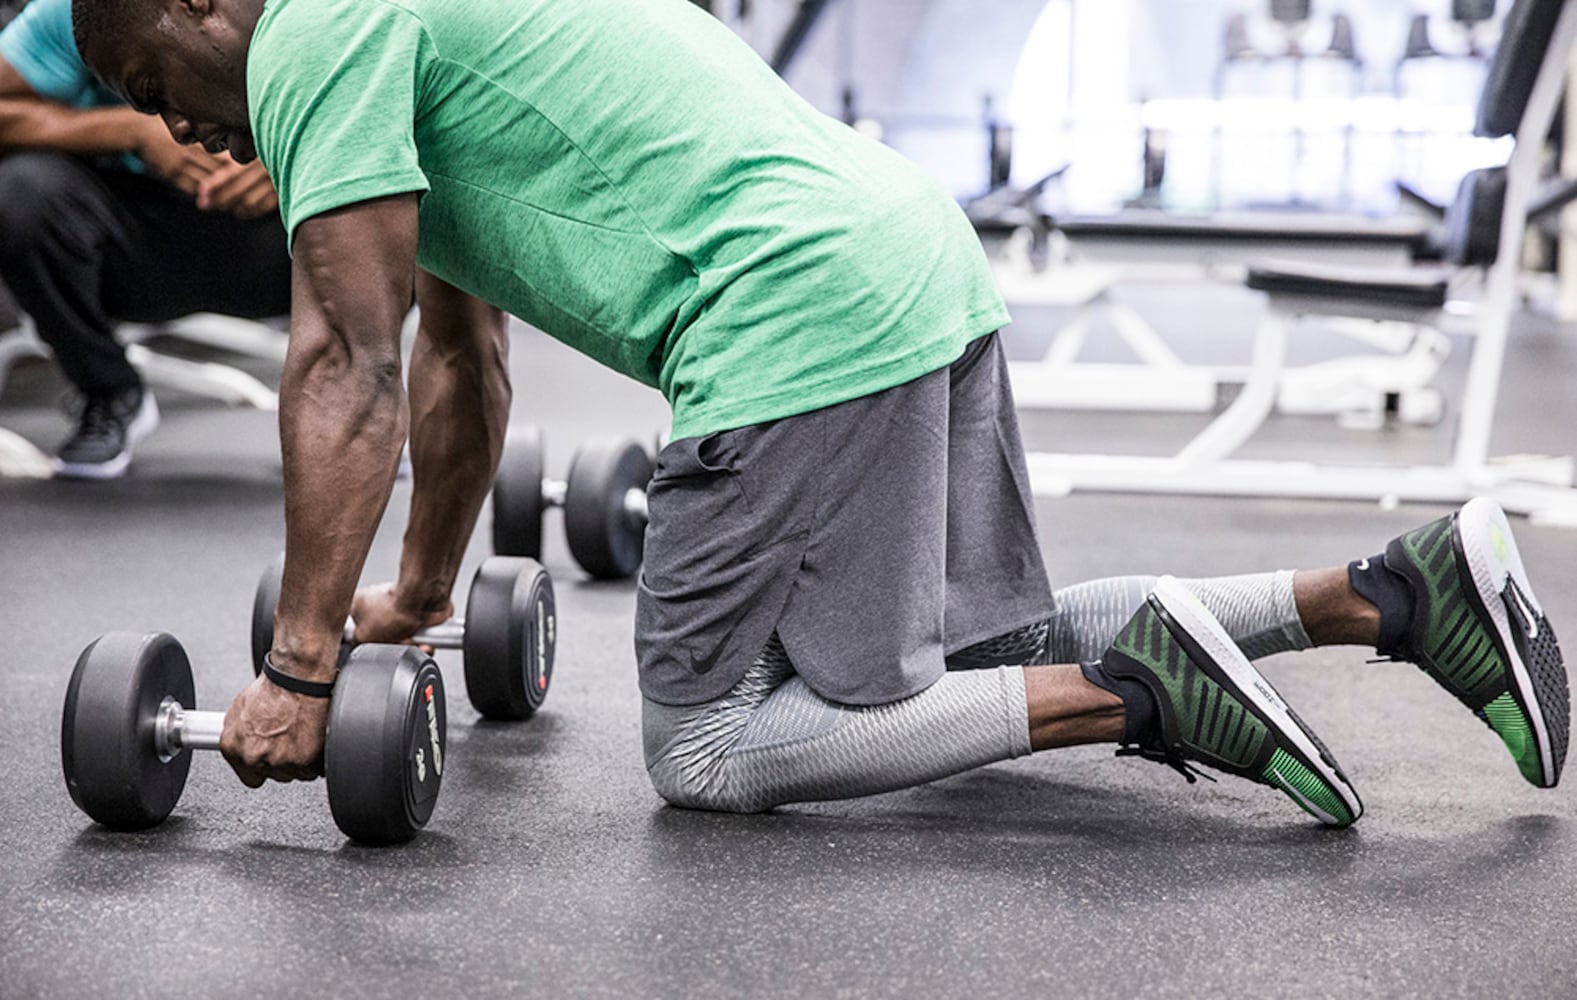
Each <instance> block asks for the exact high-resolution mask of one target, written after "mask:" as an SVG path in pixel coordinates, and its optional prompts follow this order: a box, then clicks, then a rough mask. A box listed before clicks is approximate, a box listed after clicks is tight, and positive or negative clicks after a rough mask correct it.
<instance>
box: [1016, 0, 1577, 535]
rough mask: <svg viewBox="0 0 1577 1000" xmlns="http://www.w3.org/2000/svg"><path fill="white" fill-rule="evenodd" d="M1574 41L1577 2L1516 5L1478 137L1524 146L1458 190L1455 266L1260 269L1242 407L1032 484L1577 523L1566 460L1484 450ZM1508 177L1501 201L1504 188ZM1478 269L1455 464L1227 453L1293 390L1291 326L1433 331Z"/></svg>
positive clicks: (1033, 463) (1069, 463)
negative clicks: (1155, 444)
mask: <svg viewBox="0 0 1577 1000" xmlns="http://www.w3.org/2000/svg"><path fill="white" fill-rule="evenodd" d="M1574 42H1577V0H1559V2H1546V0H1516V2H1515V4H1514V5H1513V7H1512V8H1511V10H1510V11H1509V12H1508V14H1507V15H1506V19H1505V22H1504V26H1503V33H1502V41H1501V45H1500V49H1499V50H1498V51H1497V52H1496V54H1495V56H1494V59H1493V61H1492V63H1491V65H1490V69H1489V74H1488V78H1487V83H1486V86H1485V89H1484V93H1483V95H1482V98H1481V100H1480V105H1479V111H1478V121H1477V125H1476V127H1475V132H1476V133H1477V134H1478V135H1481V136H1488V137H1498V136H1504V135H1515V144H1514V146H1513V148H1512V152H1511V157H1510V160H1509V161H1508V163H1507V165H1506V166H1505V167H1504V168H1503V169H1501V170H1500V171H1499V173H1498V174H1497V173H1496V172H1495V171H1490V172H1480V173H1476V174H1474V175H1470V176H1469V177H1468V178H1467V179H1466V180H1465V181H1464V182H1463V188H1464V194H1463V195H1462V196H1459V198H1458V199H1457V201H1458V202H1460V203H1461V206H1460V209H1459V217H1458V219H1457V220H1453V221H1454V222H1455V224H1456V225H1457V226H1461V227H1465V228H1462V229H1461V230H1460V231H1459V232H1458V239H1459V240H1460V241H1461V243H1460V246H1459V248H1458V252H1459V258H1458V259H1459V260H1460V261H1462V266H1461V267H1460V268H1459V269H1449V268H1448V269H1438V268H1429V269H1424V270H1421V271H1420V270H1411V269H1410V270H1406V271H1404V272H1400V273H1396V274H1385V275H1375V274H1374V273H1372V272H1368V271H1359V272H1342V271H1333V270H1329V269H1326V268H1321V267H1312V266H1308V265H1301V266H1277V265H1267V266H1261V267H1257V268H1254V269H1253V270H1252V272H1251V274H1250V276H1249V278H1248V283H1249V286H1250V287H1253V288H1257V289H1259V290H1261V291H1264V292H1265V293H1266V295H1267V298H1268V307H1267V314H1266V317H1265V322H1264V325H1263V327H1262V329H1261V331H1260V335H1259V337H1258V338H1257V346H1256V350H1255V357H1254V360H1253V362H1252V363H1251V366H1250V372H1249V375H1248V377H1247V379H1246V380H1245V382H1244V388H1243V391H1242V392H1241V394H1240V395H1239V396H1238V398H1237V399H1236V400H1235V401H1234V403H1233V404H1232V405H1231V406H1229V407H1228V408H1227V409H1226V410H1225V411H1223V412H1222V413H1221V414H1220V415H1219V416H1218V417H1217V418H1216V419H1215V420H1213V421H1212V422H1211V423H1210V424H1209V425H1208V426H1207V427H1206V428H1205V429H1204V430H1202V431H1201V432H1200V433H1199V434H1198V435H1197V436H1196V437H1195V438H1194V439H1193V440H1192V441H1190V442H1189V443H1188V444H1186V445H1185V446H1184V447H1183V448H1182V449H1181V450H1179V451H1178V452H1177V453H1175V454H1173V455H1170V456H1128V455H1096V454H1086V455H1078V454H1051V453H1034V454H1031V455H1030V456H1029V466H1030V474H1031V478H1032V481H1033V483H1034V486H1035V489H1036V492H1037V493H1038V494H1040V495H1043V496H1061V495H1064V494H1066V493H1068V492H1069V491H1071V490H1075V489H1093V490H1113V491H1123V492H1138V493H1187V494H1205V495H1242V496H1273V497H1307V498H1332V499H1335V498H1343V499H1369V500H1378V501H1380V502H1382V503H1387V502H1397V501H1404V500H1411V501H1425V502H1451V503H1455V502H1462V501H1464V500H1467V499H1469V498H1470V497H1473V496H1478V495H1486V496H1490V497H1493V498H1494V499H1496V500H1497V501H1499V502H1500V503H1501V505H1502V506H1504V507H1505V508H1506V509H1508V510H1510V511H1513V512H1516V513H1521V514H1527V515H1530V516H1532V517H1534V518H1535V519H1537V520H1541V521H1544V522H1547V523H1553V524H1561V525H1564V526H1571V527H1577V490H1574V489H1573V488H1572V487H1573V466H1572V460H1571V458H1570V457H1559V458H1551V457H1535V458H1522V459H1518V460H1505V461H1494V460H1491V458H1490V456H1489V438H1490V431H1491V426H1492V423H1493V419H1494V409H1495V403H1496V399H1497V396H1498V389H1499V382H1500V377H1501V371H1502V367H1503V364H1504V360H1505V352H1506V344H1507V339H1508V333H1509V327H1510V320H1511V314H1512V310H1513V309H1514V308H1515V306H1516V304H1517V301H1518V280H1519V276H1520V268H1521V262H1520V256H1521V253H1520V251H1521V247H1522V242H1523V237H1524V234H1525V232H1526V229H1527V225H1528V211H1529V208H1530V207H1532V206H1534V205H1535V204H1536V202H1537V195H1536V192H1535V186H1536V181H1537V178H1538V174H1539V170H1540V159H1541V156H1542V151H1543V143H1544V140H1545V137H1546V136H1547V135H1548V134H1549V129H1550V124H1551V122H1552V120H1553V118H1554V114H1555V110H1556V105H1557V102H1558V101H1559V99H1560V96H1561V92H1562V90H1563V87H1564V81H1565V74H1566V68H1567V63H1568V61H1569V59H1570V54H1571V51H1572V47H1573V44H1574ZM1502 183H1503V184H1504V192H1503V193H1501V192H1500V190H1499V187H1500V185H1501V184H1502ZM1453 207H1454V208H1457V207H1458V206H1457V205H1456V204H1454V205H1453ZM1450 229H1451V227H1450V226H1448V231H1449V230H1450ZM1486 232H1490V233H1493V234H1494V237H1493V247H1492V252H1489V253H1487V254H1486V250H1485V246H1486V244H1487V243H1488V242H1489V241H1486V240H1485V239H1484V234H1485V233H1486ZM1448 242H1450V241H1449V240H1448ZM1486 257H1487V260H1486V259H1485V258H1486ZM1475 266H1483V267H1485V268H1486V269H1485V270H1484V273H1483V290H1482V294H1481V296H1480V298H1479V300H1478V302H1477V303H1476V309H1475V310H1474V312H1473V314H1472V316H1471V317H1470V318H1471V322H1470V323H1463V324H1462V326H1463V327H1464V328H1465V329H1467V330H1469V331H1470V332H1471V333H1472V335H1473V347H1472V356H1471V359H1470V363H1469V371H1468V381H1467V386H1466V389H1465V391H1464V393H1463V396H1462V398H1461V401H1460V410H1459V415H1458V417H1457V420H1456V426H1455V428H1454V430H1455V437H1454V444H1453V450H1452V454H1451V457H1450V459H1449V460H1448V461H1445V462H1440V463H1436V464H1432V465H1413V466H1404V465H1389V466H1376V465H1358V464H1352V465H1344V464H1339V463H1330V462H1316V461H1290V460H1281V461H1250V460H1245V459H1239V458H1234V457H1233V455H1234V454H1235V452H1236V451H1237V450H1238V448H1239V447H1240V446H1241V445H1242V444H1243V443H1244V442H1245V441H1246V440H1247V439H1248V438H1249V437H1250V436H1252V434H1253V433H1254V431H1255V430H1256V429H1258V427H1259V426H1260V424H1261V423H1262V422H1263V420H1264V417H1265V416H1266V414H1268V413H1269V411H1270V409H1271V408H1272V407H1273V406H1274V405H1275V403H1276V400H1277V398H1278V395H1279V393H1280V392H1281V390H1282V388H1283V386H1284V384H1285V380H1286V374H1285V373H1286V370H1285V366H1284V363H1283V362H1284V357H1285V348H1286V340H1287V336H1288V331H1289V327H1290V326H1291V325H1292V324H1293V323H1294V322H1296V321H1297V320H1299V319H1301V318H1302V317H1305V316H1336V317H1340V318H1344V319H1361V320H1363V321H1367V322H1371V323H1372V322H1375V321H1380V322H1392V323H1400V324H1406V325H1408V326H1410V327H1413V328H1421V329H1425V330H1429V331H1433V332H1434V333H1436V334H1439V332H1440V330H1441V329H1442V328H1451V327H1452V326H1453V322H1454V320H1455V319H1456V313H1455V312H1454V311H1453V310H1452V309H1451V308H1449V300H1450V294H1449V293H1450V291H1451V290H1452V288H1453V287H1454V283H1455V282H1457V281H1458V280H1460V279H1461V278H1463V277H1467V278H1471V277H1472V274H1471V272H1472V270H1473V268H1474V267H1475ZM1422 344H1423V346H1422V347H1416V348H1410V352H1416V353H1409V355H1408V357H1409V359H1410V360H1409V364H1417V365H1426V364H1428V363H1430V362H1431V360H1432V352H1433V351H1435V350H1437V347H1435V346H1433V345H1432V344H1431V343H1430V338H1428V337H1424V338H1423V340H1422ZM1382 388H1385V387H1382ZM1405 392H1406V390H1404V389H1400V388H1397V387H1396V386H1392V387H1389V388H1385V395H1386V397H1387V399H1388V401H1389V400H1392V399H1393V398H1394V401H1395V402H1394V405H1395V406H1396V407H1397V408H1398V409H1399V408H1400V407H1401V406H1402V405H1403V403H1402V399H1403V397H1404V396H1405ZM1388 405H1392V404H1391V403H1390V402H1388ZM1422 405H1427V403H1426V404H1422Z"/></svg>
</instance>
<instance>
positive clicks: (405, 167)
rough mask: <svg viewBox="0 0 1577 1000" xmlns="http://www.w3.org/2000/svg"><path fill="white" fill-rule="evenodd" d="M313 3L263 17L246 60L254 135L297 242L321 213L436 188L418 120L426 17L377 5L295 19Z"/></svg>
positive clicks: (292, 6) (286, 227) (287, 8)
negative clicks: (424, 161) (301, 229)
mask: <svg viewBox="0 0 1577 1000" xmlns="http://www.w3.org/2000/svg"><path fill="white" fill-rule="evenodd" d="M310 6H311V5H308V4H297V5H287V6H286V7H284V9H283V12H282V14H281V15H280V16H279V17H277V18H274V19H272V20H271V21H265V22H264V23H263V24H261V25H260V26H259V36H255V37H254V38H253V42H252V49H251V52H250V54H249V56H248V60H247V94H248V101H249V103H250V108H251V116H252V132H253V139H254V141H255V142H256V145H257V150H258V155H259V157H260V158H261V159H262V161H263V165H264V166H265V167H267V168H268V173H269V176H270V177H271V178H273V181H274V187H275V188H276V189H277V190H278V192H279V206H280V214H281V216H282V217H283V218H284V222H285V231H286V232H287V233H289V234H290V239H291V242H292V244H293V243H294V241H295V235H296V228H297V227H298V226H300V225H301V223H302V222H304V221H306V220H307V219H310V218H312V217H313V216H315V215H321V214H323V213H324V212H328V211H332V210H334V209H336V208H343V207H345V206H347V205H353V204H355V203H357V202H361V201H368V200H370V199H373V198H381V197H386V196H388V195H394V194H405V193H410V192H417V193H421V192H425V191H426V190H427V189H428V184H427V177H426V175H425V174H424V173H423V172H422V169H421V165H420V163H419V162H418V160H417V153H416V140H415V125H414V123H415V118H416V108H417V100H418V96H419V95H418V86H419V82H418V81H419V76H420V73H421V67H420V63H421V60H422V59H423V56H424V52H425V47H426V46H427V45H428V41H427V37H426V32H425V30H424V29H423V26H422V24H421V22H420V20H418V19H417V18H416V17H415V16H414V15H413V14H411V13H410V12H408V11H405V10H402V9H400V8H398V7H395V6H392V5H389V4H385V3H379V2H374V3H369V4H367V5H366V7H365V13H364V15H363V8H358V10H357V13H358V16H357V17H356V18H354V19H351V18H337V19H334V20H333V21H328V20H325V19H316V20H314V21H313V22H312V23H311V24H310V25H305V24H303V25H300V26H296V25H292V24H291V23H290V22H291V18H290V12H291V11H292V10H293V9H310ZM350 22H354V23H350Z"/></svg>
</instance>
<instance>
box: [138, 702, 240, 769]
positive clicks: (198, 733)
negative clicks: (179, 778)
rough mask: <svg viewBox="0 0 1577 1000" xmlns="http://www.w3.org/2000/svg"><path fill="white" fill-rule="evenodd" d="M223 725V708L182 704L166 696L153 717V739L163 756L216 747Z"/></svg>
mask: <svg viewBox="0 0 1577 1000" xmlns="http://www.w3.org/2000/svg"><path fill="white" fill-rule="evenodd" d="M224 727H225V714H224V713H223V712H199V711H197V710H196V709H194V708H182V707H181V704H180V702H178V701H176V700H175V699H174V698H166V699H164V703H163V704H161V705H160V706H159V711H158V714H156V715H155V716H154V717H153V743H154V746H156V747H157V748H158V750H159V755H160V756H161V757H164V758H165V759H166V760H168V759H169V758H171V757H174V756H175V755H176V754H178V753H180V752H181V751H182V750H218V749H219V734H220V733H222V732H224Z"/></svg>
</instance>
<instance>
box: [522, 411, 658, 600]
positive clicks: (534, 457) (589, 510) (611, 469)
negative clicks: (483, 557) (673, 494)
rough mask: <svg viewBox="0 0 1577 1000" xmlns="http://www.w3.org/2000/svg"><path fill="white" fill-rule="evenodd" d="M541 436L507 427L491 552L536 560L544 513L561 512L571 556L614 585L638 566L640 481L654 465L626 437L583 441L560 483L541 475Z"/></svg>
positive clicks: (642, 528) (642, 518)
mask: <svg viewBox="0 0 1577 1000" xmlns="http://www.w3.org/2000/svg"><path fill="white" fill-rule="evenodd" d="M543 470H544V462H543V444H542V432H541V431H540V430H538V429H537V428H535V427H530V426H518V427H514V428H511V429H510V432H509V436H508V437H507V438H506V439H505V441H504V454H503V457H502V459H501V460H500V461H499V466H498V476H497V478H496V479H495V480H494V481H493V551H495V552H499V553H502V554H506V555H523V556H530V557H531V558H534V559H535V558H540V557H541V555H542V515H543V513H544V512H545V511H546V510H547V508H549V507H562V508H563V509H564V531H565V534H566V536H567V538H568V540H569V550H570V555H571V556H573V557H574V559H575V562H576V563H578V564H579V565H580V567H581V568H582V569H584V570H585V571H586V572H587V573H590V574H591V575H592V576H593V577H595V578H596V579H599V580H619V579H623V578H625V577H628V576H630V575H632V574H633V573H634V572H635V571H636V570H637V569H639V568H640V565H641V553H642V550H643V548H644V546H645V541H646V520H647V517H646V484H647V483H648V482H650V481H651V478H652V460H651V456H650V455H648V454H647V452H646V449H645V448H642V447H641V446H640V444H639V443H637V442H636V441H634V440H633V439H630V438H625V437H602V438H595V439H593V440H591V441H588V442H586V443H585V444H584V445H582V446H581V447H580V448H579V449H577V450H576V452H575V454H574V456H573V457H572V458H571V460H570V468H569V478H568V480H566V481H564V482H560V481H558V480H554V479H548V478H547V477H546V476H545V475H544V472H543Z"/></svg>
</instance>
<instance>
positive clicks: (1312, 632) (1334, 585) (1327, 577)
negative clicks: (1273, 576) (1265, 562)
mask: <svg viewBox="0 0 1577 1000" xmlns="http://www.w3.org/2000/svg"><path fill="white" fill-rule="evenodd" d="M1292 596H1293V599H1294V600H1296V601H1297V602H1298V617H1299V618H1301V619H1302V620H1303V630H1304V632H1306V633H1308V636H1309V639H1310V640H1311V641H1312V642H1313V643H1314V644H1315V645H1316V646H1373V645H1374V644H1375V643H1376V642H1378V641H1379V638H1380V609H1378V608H1376V607H1375V606H1374V605H1373V604H1370V603H1369V602H1368V601H1367V600H1366V599H1365V598H1363V597H1361V596H1359V594H1358V593H1357V592H1356V591H1354V590H1353V589H1352V585H1351V584H1349V583H1348V582H1347V567H1345V566H1333V567H1331V568H1329V569H1310V570H1299V571H1298V572H1297V573H1295V574H1294V575H1293V577H1292Z"/></svg>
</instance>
